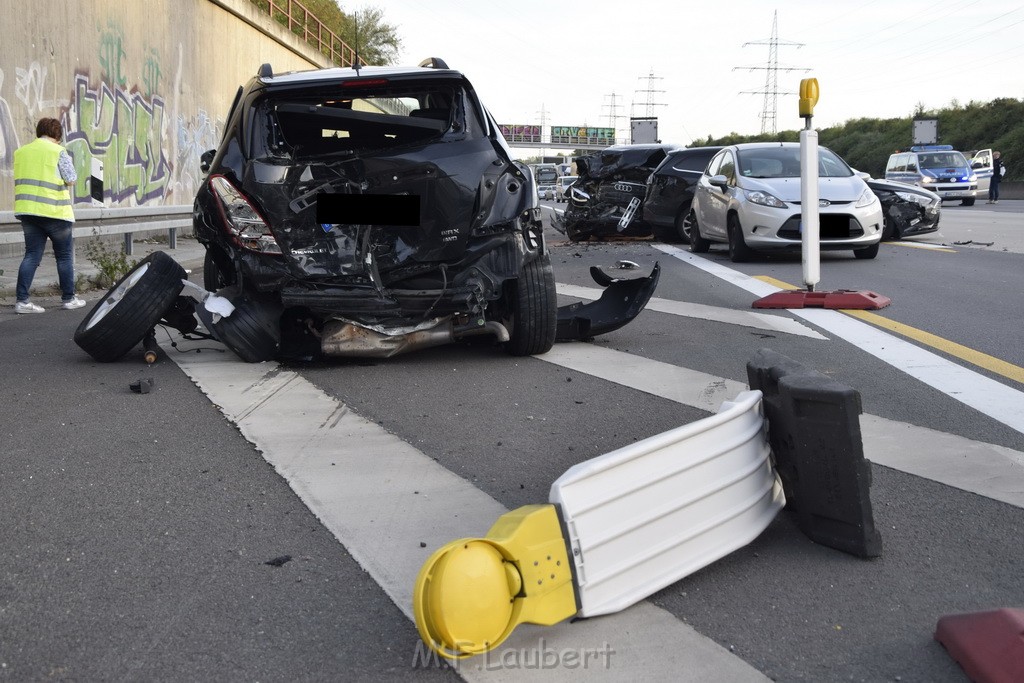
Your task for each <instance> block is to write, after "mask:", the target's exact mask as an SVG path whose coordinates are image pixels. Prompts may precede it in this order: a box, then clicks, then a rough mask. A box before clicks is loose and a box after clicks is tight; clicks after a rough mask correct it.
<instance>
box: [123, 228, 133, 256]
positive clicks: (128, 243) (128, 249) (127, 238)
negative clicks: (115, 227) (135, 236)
mask: <svg viewBox="0 0 1024 683" xmlns="http://www.w3.org/2000/svg"><path fill="white" fill-rule="evenodd" d="M132 248H133V247H132V234H131V233H130V232H126V233H125V234H124V253H125V255H127V256H131V255H132Z"/></svg>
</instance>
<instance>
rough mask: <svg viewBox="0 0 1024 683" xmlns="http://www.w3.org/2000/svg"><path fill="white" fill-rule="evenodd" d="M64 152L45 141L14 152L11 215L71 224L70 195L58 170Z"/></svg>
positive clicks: (38, 140)
mask: <svg viewBox="0 0 1024 683" xmlns="http://www.w3.org/2000/svg"><path fill="white" fill-rule="evenodd" d="M62 151H64V148H63V147H61V146H60V145H58V144H57V143H56V142H52V141H51V140H47V139H46V138H36V139H35V140H34V141H33V142H30V143H28V144H27V145H25V146H23V147H20V148H18V149H16V150H15V151H14V215H15V216H17V215H19V214H28V215H30V216H45V217H47V218H59V219H60V220H63V221H74V220H75V212H74V210H73V209H72V208H71V193H70V192H69V191H68V186H67V185H66V184H65V183H64V179H63V178H62V177H61V175H60V171H59V170H58V169H57V159H58V158H59V157H60V153H61V152H62Z"/></svg>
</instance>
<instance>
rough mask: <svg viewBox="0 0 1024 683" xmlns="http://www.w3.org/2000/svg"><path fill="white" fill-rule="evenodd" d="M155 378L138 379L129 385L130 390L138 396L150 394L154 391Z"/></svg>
mask: <svg viewBox="0 0 1024 683" xmlns="http://www.w3.org/2000/svg"><path fill="white" fill-rule="evenodd" d="M153 384H154V382H153V378H152V377H147V378H146V379H138V380H135V381H134V382H132V383H131V384H129V385H128V388H129V389H131V390H132V391H134V392H135V393H136V394H148V393H149V392H150V391H151V390H152V389H153Z"/></svg>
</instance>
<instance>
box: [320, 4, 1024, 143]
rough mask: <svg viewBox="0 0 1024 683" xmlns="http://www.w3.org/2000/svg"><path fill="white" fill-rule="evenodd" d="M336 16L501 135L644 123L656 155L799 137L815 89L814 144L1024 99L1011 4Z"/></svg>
mask: <svg viewBox="0 0 1024 683" xmlns="http://www.w3.org/2000/svg"><path fill="white" fill-rule="evenodd" d="M339 4H340V5H341V7H342V9H343V10H345V11H347V12H351V11H354V10H356V9H358V8H359V7H362V6H366V5H369V6H373V7H378V8H380V9H381V10H382V12H383V14H384V21H385V22H386V23H388V24H391V25H392V26H395V27H396V29H397V32H398V35H399V37H400V38H401V40H402V42H403V49H402V51H401V57H400V58H399V60H398V63H399V64H402V65H414V64H418V63H420V62H421V61H422V60H423V59H424V58H426V57H440V58H441V59H444V60H445V61H446V62H447V64H448V65H449V66H450V67H451V68H453V69H457V70H459V71H461V72H463V73H464V74H465V75H466V76H467V77H468V78H469V80H470V81H471V82H472V83H473V85H474V86H475V87H476V89H477V92H478V93H479V95H480V98H481V100H482V101H483V103H484V105H485V106H486V107H487V108H488V109H489V110H490V111H491V113H492V114H493V115H494V117H495V119H497V121H498V122H499V123H502V124H533V125H543V126H545V127H547V126H551V125H556V126H584V125H586V126H600V127H611V126H612V124H614V125H615V127H616V128H617V129H619V130H620V133H619V136H620V137H625V136H626V135H627V132H628V128H629V117H630V116H656V117H657V118H658V133H659V137H660V139H661V140H662V141H664V142H669V143H676V144H680V145H689V144H691V143H692V142H693V141H694V140H698V139H705V138H706V137H707V136H709V135H711V136H715V137H720V136H723V135H726V134H728V133H731V132H736V133H741V134H756V133H760V132H761V131H762V127H763V124H765V123H766V124H767V130H769V131H770V130H771V114H772V112H773V111H774V117H775V129H776V130H779V131H781V130H796V129H799V128H803V127H804V122H803V120H802V119H801V118H800V116H799V113H798V108H797V100H798V98H797V95H796V93H797V92H798V91H799V87H800V81H801V79H804V78H816V79H817V80H818V86H819V92H820V99H819V101H818V104H817V106H816V107H815V109H814V117H813V119H812V125H813V127H814V128H816V129H819V130H820V129H822V128H827V127H829V126H833V125H838V124H841V123H843V122H845V121H848V120H850V119H857V118H864V117H866V118H897V117H909V116H912V115H913V113H914V111H915V109H916V108H917V107H918V106H919V105H921V106H923V107H924V108H925V109H938V108H943V107H947V106H950V105H951V103H953V102H959V103H960V104H967V103H968V102H971V101H975V102H988V101H990V100H993V99H995V98H998V97H1011V98H1015V99H1022V98H1024V40H1021V38H1020V37H1021V36H1022V35H1024V0H1016V1H1011V0H967V1H963V0H961V1H957V2H948V3H937V2H935V1H934V0H842V1H841V2H826V1H825V0H815V1H810V0H779V2H776V3H766V2H758V1H756V0H724V1H722V2H715V1H710V2H694V1H693V0H676V2H672V0H625V1H622V0H620V1H618V2H610V1H608V0H588V1H587V2H576V1H572V0H561V2H557V1H556V2H551V1H542V0H517V1H516V2H508V3H506V2H493V1H491V0H386V1H385V0H380V2H376V3H375V2H367V3H360V4H354V5H353V4H350V3H348V2H345V0H340V3H339ZM773 18H775V21H776V27H777V31H776V43H775V59H774V62H773V60H772V58H771V52H772V47H771V42H772V24H773ZM773 63H774V65H775V66H776V67H777V69H776V70H771V69H770V68H769V66H770V65H772V64H773ZM773 74H774V75H775V77H776V78H777V83H776V85H775V86H774V87H771V86H770V78H771V76H772V75H773ZM766 90H767V91H769V92H771V91H775V92H776V93H777V94H776V95H775V96H774V97H773V96H771V95H769V96H768V97H767V98H766V96H765V94H764V93H765V91H766ZM786 93H789V94H786ZM766 100H767V101H766ZM772 101H774V107H772ZM765 113H767V114H768V116H767V119H765V117H764V116H763V115H764V114H765ZM939 135H940V137H941V135H942V131H941V130H940V131H939ZM909 143H910V141H909V140H908V144H909ZM529 153H535V151H530V150H526V151H523V152H522V156H526V155H527V154H529Z"/></svg>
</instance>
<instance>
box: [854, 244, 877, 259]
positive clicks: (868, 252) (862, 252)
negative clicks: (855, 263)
mask: <svg viewBox="0 0 1024 683" xmlns="http://www.w3.org/2000/svg"><path fill="white" fill-rule="evenodd" d="M853 255H854V256H856V257H857V258H859V259H861V260H870V259H873V258H875V257H876V256H878V242H875V243H874V244H872V245H871V246H870V247H866V248H864V249H854V250H853Z"/></svg>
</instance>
